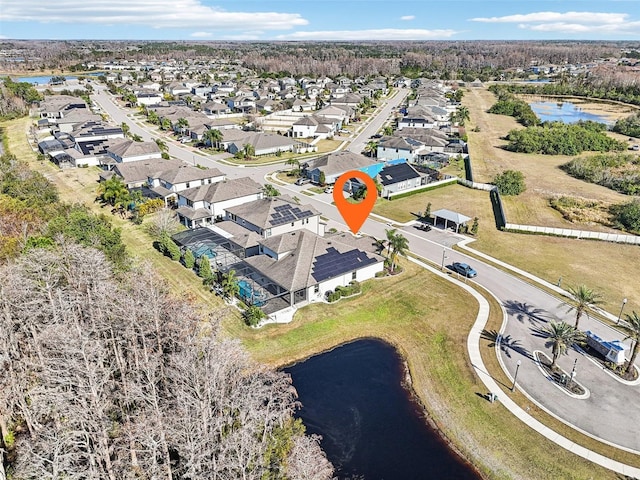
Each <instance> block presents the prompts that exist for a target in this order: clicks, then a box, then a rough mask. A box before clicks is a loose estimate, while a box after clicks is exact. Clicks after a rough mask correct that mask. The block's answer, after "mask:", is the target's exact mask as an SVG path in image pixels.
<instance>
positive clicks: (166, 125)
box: [160, 118, 171, 130]
mask: <svg viewBox="0 0 640 480" xmlns="http://www.w3.org/2000/svg"><path fill="white" fill-rule="evenodd" d="M160 128H161V129H162V130H170V129H171V120H169V119H168V118H163V119H162V122H161V123H160Z"/></svg>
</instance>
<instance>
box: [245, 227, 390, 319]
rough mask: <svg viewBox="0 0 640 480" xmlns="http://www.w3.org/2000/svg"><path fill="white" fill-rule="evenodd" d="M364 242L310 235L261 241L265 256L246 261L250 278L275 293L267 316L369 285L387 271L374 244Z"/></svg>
mask: <svg viewBox="0 0 640 480" xmlns="http://www.w3.org/2000/svg"><path fill="white" fill-rule="evenodd" d="M362 240H363V242H360V243H359V244H358V245H354V244H353V243H354V242H353V240H351V239H348V237H347V236H332V237H329V238H324V237H321V236H319V235H316V234H314V233H312V232H310V231H307V230H298V231H295V232H289V233H285V234H282V235H278V236H272V237H269V238H266V239H264V240H261V242H260V251H261V252H262V253H263V254H262V255H256V256H252V257H248V258H245V259H244V263H245V264H247V265H248V266H249V267H250V270H251V271H250V272H247V274H246V275H247V277H249V278H250V279H251V280H252V281H253V282H255V286H256V287H257V289H258V290H259V289H265V290H266V291H268V292H269V293H270V295H268V296H267V299H266V300H263V302H264V303H265V304H266V306H265V311H273V310H276V309H277V308H274V307H275V305H278V306H279V308H286V307H293V306H295V305H300V304H304V303H307V302H312V301H319V300H322V299H323V298H325V296H326V294H327V293H328V292H331V291H333V290H335V288H336V287H338V286H347V285H349V284H350V283H351V282H353V281H358V282H362V281H365V280H369V279H371V278H374V277H375V275H376V273H378V272H381V271H382V270H383V269H384V258H383V257H381V256H380V255H378V254H376V253H374V249H373V248H374V247H372V245H373V244H374V242H373V241H372V240H371V239H362ZM365 248H366V249H365ZM253 282H252V283H253ZM254 288H255V287H254ZM271 303H273V304H274V306H270V304H271Z"/></svg>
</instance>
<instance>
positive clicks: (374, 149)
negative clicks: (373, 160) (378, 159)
mask: <svg viewBox="0 0 640 480" xmlns="http://www.w3.org/2000/svg"><path fill="white" fill-rule="evenodd" d="M364 151H365V152H367V154H368V155H369V156H370V157H375V156H377V153H378V142H374V141H373V140H371V141H370V142H368V143H367V144H366V145H365V147H364Z"/></svg>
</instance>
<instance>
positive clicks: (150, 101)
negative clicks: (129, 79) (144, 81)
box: [136, 92, 163, 105]
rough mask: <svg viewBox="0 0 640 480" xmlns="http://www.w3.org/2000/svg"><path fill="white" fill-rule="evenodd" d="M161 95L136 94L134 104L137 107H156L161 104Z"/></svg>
mask: <svg viewBox="0 0 640 480" xmlns="http://www.w3.org/2000/svg"><path fill="white" fill-rule="evenodd" d="M162 101H163V98H162V95H160V93H158V92H138V93H136V102H137V103H138V104H139V105H157V104H158V103H160V102H162Z"/></svg>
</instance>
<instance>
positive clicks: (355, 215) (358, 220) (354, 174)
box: [333, 170, 378, 234]
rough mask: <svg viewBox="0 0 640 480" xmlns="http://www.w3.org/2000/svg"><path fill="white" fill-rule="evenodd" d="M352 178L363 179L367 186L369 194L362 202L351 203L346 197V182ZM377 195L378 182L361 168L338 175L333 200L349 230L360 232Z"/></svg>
mask: <svg viewBox="0 0 640 480" xmlns="http://www.w3.org/2000/svg"><path fill="white" fill-rule="evenodd" d="M351 178H357V179H358V180H362V183H364V184H365V185H366V186H367V196H366V197H365V198H364V200H362V202H360V203H349V202H347V200H346V199H345V198H344V192H343V188H344V184H345V183H346V182H347V181H348V180H349V179H351ZM377 196H378V190H377V189H376V184H375V183H374V181H373V179H372V178H371V177H370V176H369V175H367V174H366V173H364V172H361V171H359V170H350V171H348V172H346V173H343V174H342V175H340V176H339V177H338V179H337V180H336V183H335V184H334V186H333V201H334V202H335V203H336V207H338V211H339V212H340V215H342V218H343V219H344V221H345V223H346V224H347V226H348V227H349V230H351V231H352V232H353V233H354V234H356V233H358V231H359V230H360V227H362V224H363V223H364V222H365V220H366V219H367V217H368V216H369V214H370V213H371V210H372V209H373V205H374V204H375V203H376V198H377Z"/></svg>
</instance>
